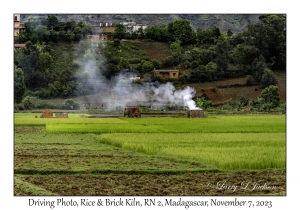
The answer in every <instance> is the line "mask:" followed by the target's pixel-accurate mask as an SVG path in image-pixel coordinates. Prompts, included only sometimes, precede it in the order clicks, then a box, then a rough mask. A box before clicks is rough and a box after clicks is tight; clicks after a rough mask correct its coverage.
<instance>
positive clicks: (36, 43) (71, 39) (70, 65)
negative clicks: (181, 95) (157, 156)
mask: <svg viewBox="0 0 300 210" xmlns="http://www.w3.org/2000/svg"><path fill="white" fill-rule="evenodd" d="M259 19H260V22H259V23H256V24H250V25H248V28H247V30H245V31H244V32H240V33H237V34H234V33H233V32H232V31H231V30H230V29H228V30H227V32H225V33H224V32H221V30H220V29H219V28H218V27H217V26H214V27H212V28H210V29H201V28H198V29H196V30H195V29H194V28H193V27H192V26H191V24H190V21H189V20H187V19H179V20H175V21H174V22H171V23H168V24H167V25H152V26H148V27H147V28H146V29H144V30H143V29H142V28H140V29H139V30H138V31H136V32H134V33H132V32H131V33H130V32H126V30H125V27H124V25H122V24H117V26H116V27H115V31H114V33H111V34H110V35H111V36H113V39H114V40H113V41H108V42H98V43H94V42H92V41H90V40H88V39H85V36H86V35H88V34H92V33H93V27H92V26H91V25H90V24H88V23H86V22H84V21H79V22H75V21H74V20H72V21H67V22H59V21H58V19H57V18H56V17H55V16H53V15H52V16H48V17H47V18H41V19H34V18H28V19H27V22H26V23H25V26H26V31H25V32H22V33H20V34H19V35H18V37H17V38H16V43H26V46H25V47H24V48H19V49H15V52H14V56H15V59H14V63H15V65H16V69H20V70H21V71H22V72H23V75H22V72H20V70H17V71H15V76H16V78H15V92H16V93H17V94H16V95H15V102H20V101H22V99H23V97H25V96H26V94H27V95H31V96H36V97H40V98H51V97H70V96H74V95H83V94H89V93H92V92H95V91H99V90H101V89H102V88H103V86H105V85H110V82H112V81H113V78H115V77H116V76H117V75H118V74H119V73H120V72H121V71H122V70H124V69H127V70H131V71H135V72H136V73H137V74H138V76H144V78H147V80H156V79H158V78H155V77H153V75H152V72H153V69H155V68H156V69H159V68H183V69H188V73H187V74H183V75H180V77H179V81H180V82H181V83H186V82H204V81H216V80H220V79H225V78H235V77H240V76H247V84H248V85H251V84H252V83H253V80H256V81H257V82H259V84H260V87H261V88H267V87H268V86H270V85H276V84H277V80H276V78H275V77H274V74H273V70H279V69H281V70H285V66H286V16H285V15H281V14H276V15H273V14H269V15H261V16H260V17H259ZM124 38H126V39H127V41H121V40H122V39H124ZM135 39H144V41H147V40H154V41H156V42H159V43H161V44H162V46H163V45H167V46H168V53H167V54H165V55H164V57H160V58H159V59H155V58H150V57H149V53H146V52H145V51H144V50H142V49H141V44H140V42H136V41H135ZM130 40H132V41H130ZM157 51H162V49H158V50H157ZM157 53H159V52H157ZM23 77H24V84H25V87H24V88H23V90H25V89H27V91H26V93H25V91H24V92H22V91H20V87H21V86H22V81H23V79H22V78H23ZM104 81H105V82H104ZM21 89H22V88H21Z"/></svg>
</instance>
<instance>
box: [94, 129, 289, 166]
mask: <svg viewBox="0 0 300 210" xmlns="http://www.w3.org/2000/svg"><path fill="white" fill-rule="evenodd" d="M98 138H99V140H100V142H102V143H106V144H112V145H115V146H119V147H121V148H123V149H128V150H133V151H136V152H143V153H146V154H149V155H165V156H173V157H179V158H182V159H186V160H190V161H199V162H202V163H205V164H209V165H211V166H212V167H217V168H219V169H224V170H238V169H266V168H281V169H282V168H285V163H286V161H285V160H286V159H285V157H286V153H285V151H286V148H285V134H284V133H201V134H196V133H189V134H181V133H180V134H170V133H164V134H147V135H144V134H135V135H130V134H125V133H122V134H120V133H119V134H103V135H100V136H99V137H98Z"/></svg>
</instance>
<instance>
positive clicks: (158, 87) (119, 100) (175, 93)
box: [77, 43, 200, 109]
mask: <svg viewBox="0 0 300 210" xmlns="http://www.w3.org/2000/svg"><path fill="white" fill-rule="evenodd" d="M83 44H86V43H82V45H81V49H80V50H81V53H78V54H79V55H83V56H82V57H78V58H77V62H78V63H77V65H78V66H79V69H80V70H79V72H78V74H77V81H78V83H79V84H81V86H80V87H78V90H82V91H88V90H90V91H91V93H93V94H94V95H95V97H94V98H93V99H92V100H91V99H89V101H86V100H83V101H81V103H92V104H95V105H96V104H97V105H100V104H106V106H107V107H116V106H123V107H124V106H127V105H139V104H141V103H147V104H156V105H157V106H165V105H167V104H172V105H179V106H184V107H187V108H188V109H200V108H199V107H197V106H196V103H195V101H194V100H193V97H194V95H195V93H196V91H195V89H194V88H191V87H186V88H184V89H183V90H176V89H175V87H174V86H173V84H172V83H170V82H168V83H166V84H158V83H151V82H145V83H137V82H134V81H135V80H138V79H139V77H138V75H139V72H138V71H135V70H130V71H129V70H123V71H121V72H120V74H119V75H117V76H116V77H114V79H113V80H111V81H107V80H106V79H105V77H103V76H102V75H101V74H102V72H103V71H104V69H101V68H99V66H101V65H99V63H100V64H101V63H104V62H105V57H104V56H101V55H99V54H98V53H97V54H94V53H93V52H95V46H94V48H92V47H93V45H91V48H89V49H87V48H86V49H85V53H82V52H83V51H82V50H83V47H84V46H86V45H83ZM95 92H96V93H99V94H95ZM99 95H101V96H99ZM97 105H96V106H97Z"/></svg>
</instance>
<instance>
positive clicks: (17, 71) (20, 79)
mask: <svg viewBox="0 0 300 210" xmlns="http://www.w3.org/2000/svg"><path fill="white" fill-rule="evenodd" d="M25 91H26V86H25V81H24V72H23V70H22V69H21V68H18V67H17V66H14V102H15V103H20V102H21V101H22V99H23V96H24V93H25Z"/></svg>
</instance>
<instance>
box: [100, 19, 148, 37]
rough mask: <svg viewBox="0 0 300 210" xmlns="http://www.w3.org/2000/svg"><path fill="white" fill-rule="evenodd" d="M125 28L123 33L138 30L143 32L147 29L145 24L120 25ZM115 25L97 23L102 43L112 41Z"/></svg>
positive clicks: (130, 23)
mask: <svg viewBox="0 0 300 210" xmlns="http://www.w3.org/2000/svg"><path fill="white" fill-rule="evenodd" d="M120 24H122V25H124V26H125V32H126V33H133V32H136V31H138V30H139V28H142V29H143V30H144V29H145V28H146V27H147V25H145V24H137V23H136V22H123V23H120ZM116 25H117V23H107V22H101V23H99V28H100V34H101V35H100V36H101V38H100V39H101V40H102V41H107V40H111V39H112V35H111V34H112V33H113V32H114V31H115V27H116Z"/></svg>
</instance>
